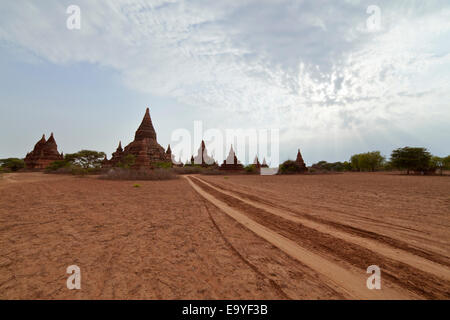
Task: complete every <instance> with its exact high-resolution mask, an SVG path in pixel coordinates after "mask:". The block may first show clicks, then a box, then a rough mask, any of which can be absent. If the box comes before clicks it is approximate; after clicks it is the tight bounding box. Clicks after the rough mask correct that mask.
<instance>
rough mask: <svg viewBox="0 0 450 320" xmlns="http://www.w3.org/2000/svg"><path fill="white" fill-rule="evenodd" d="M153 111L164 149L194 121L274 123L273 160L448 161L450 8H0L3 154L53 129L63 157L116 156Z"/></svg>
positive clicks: (346, 2)
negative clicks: (410, 156) (276, 151)
mask: <svg viewBox="0 0 450 320" xmlns="http://www.w3.org/2000/svg"><path fill="white" fill-rule="evenodd" d="M69 5H77V6H79V8H80V9H81V28H80V29H79V30H77V29H73V30H70V29H68V28H67V26H66V22H67V21H66V20H67V18H68V17H69V14H67V13H66V10H67V7H68V6H69ZM373 5H376V6H377V7H378V8H379V13H380V15H379V17H380V19H379V24H375V25H374V24H373V23H374V21H375V22H376V21H378V20H376V19H375V18H376V17H375V16H374V15H375V13H374V11H370V10H369V13H368V7H369V6H373ZM368 19H369V21H368ZM374 19H375V20H374ZM147 106H148V107H150V111H151V115H152V119H153V122H154V126H155V128H156V130H157V133H158V141H159V143H160V144H161V145H163V146H164V147H166V146H167V144H168V143H170V142H172V143H174V141H171V134H172V132H173V131H174V130H176V129H178V128H186V129H188V130H190V131H192V130H193V127H194V121H195V120H202V121H203V126H204V129H208V128H218V129H227V128H231V129H236V128H242V129H265V128H278V129H279V130H280V158H281V160H284V159H287V158H295V155H296V149H297V148H301V149H302V153H303V156H304V158H305V161H306V162H307V164H309V165H310V164H312V163H313V162H317V161H319V160H327V161H343V160H347V159H348V158H349V157H350V156H351V155H352V154H354V153H359V152H366V151H372V150H380V151H381V152H382V153H383V154H385V155H389V154H390V151H391V150H392V149H394V148H398V147H403V146H407V145H408V146H423V147H427V148H428V149H429V150H430V151H431V152H432V153H433V154H436V155H441V156H442V155H447V154H450V143H449V140H450V2H449V1H448V0H442V1H430V0H427V1H401V0H399V1H373V0H370V1H358V0H341V1H336V0H330V1H325V0H314V1H313V0H310V1H306V0H292V1H284V0H267V1H266V0H239V1H237V0H236V1H234V0H226V1H225V0H218V1H197V0H192V1H178V0H167V1H165V0H155V1H150V0H149V1H143V0H140V1H139V0H135V1H132V0H120V1H92V0H85V1H81V0H79V1H77V0H70V1H61V0H53V1H52V0H48V1H31V0H30V1H25V0H15V1H1V3H0V114H1V117H0V158H4V157H12V156H17V157H24V156H25V154H26V153H27V152H28V151H30V150H31V149H32V147H33V145H34V144H35V142H36V141H37V140H38V139H39V138H40V136H41V135H42V134H43V133H46V134H47V135H49V134H50V132H52V131H53V132H54V133H55V137H56V140H57V142H58V145H59V149H60V151H64V152H65V153H68V152H75V151H78V150H80V149H82V148H84V149H94V150H101V151H105V152H107V153H111V152H113V151H114V149H115V148H116V146H117V143H118V141H119V140H122V142H123V143H124V144H127V143H129V142H130V141H131V140H132V139H133V135H134V131H135V130H136V128H137V126H138V125H139V122H140V120H141V119H142V117H143V114H144V112H145V108H146V107H147Z"/></svg>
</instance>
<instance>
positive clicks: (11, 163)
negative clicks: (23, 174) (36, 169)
mask: <svg viewBox="0 0 450 320" xmlns="http://www.w3.org/2000/svg"><path fill="white" fill-rule="evenodd" d="M0 166H1V167H2V168H3V169H6V170H8V171H9V170H11V171H18V170H20V169H22V168H25V162H24V161H23V160H22V159H18V158H8V159H0Z"/></svg>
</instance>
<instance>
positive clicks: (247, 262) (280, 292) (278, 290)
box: [202, 198, 292, 300]
mask: <svg viewBox="0 0 450 320" xmlns="http://www.w3.org/2000/svg"><path fill="white" fill-rule="evenodd" d="M202 200H203V201H204V199H203V198H202ZM204 207H205V209H206V211H207V212H208V216H209V219H210V220H211V222H212V224H213V225H214V227H215V228H216V230H217V232H218V233H219V234H220V236H221V237H222V239H223V241H224V242H225V243H226V245H227V246H228V247H229V248H230V249H231V251H233V252H234V253H235V254H236V255H237V256H238V257H239V259H241V260H242V262H244V263H245V264H246V265H247V266H249V267H250V269H252V270H253V271H254V272H255V273H256V274H257V275H258V276H259V277H261V278H262V279H264V280H266V281H268V282H269V283H270V285H271V286H272V288H274V290H275V291H276V292H277V294H278V295H279V296H280V297H281V298H283V299H289V300H292V299H291V297H289V296H288V295H287V294H286V293H285V292H284V291H283V289H281V287H280V286H279V285H278V284H277V283H276V282H275V281H273V280H272V279H270V278H268V277H266V275H264V273H262V272H261V271H260V270H259V269H258V268H257V267H256V266H255V265H254V264H252V263H251V262H250V261H248V260H247V259H245V258H244V257H243V256H242V255H241V253H240V252H239V251H238V250H237V249H236V248H235V247H234V246H233V245H232V244H231V243H230V241H228V239H227V238H226V237H225V235H224V234H223V232H222V229H220V227H219V225H218V224H217V222H216V221H215V220H214V218H213V216H212V215H211V212H210V211H209V209H208V207H207V206H204Z"/></svg>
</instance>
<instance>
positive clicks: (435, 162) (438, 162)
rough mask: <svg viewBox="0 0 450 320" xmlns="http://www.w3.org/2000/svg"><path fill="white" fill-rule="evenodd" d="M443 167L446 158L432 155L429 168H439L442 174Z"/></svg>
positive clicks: (434, 169) (433, 169)
mask: <svg viewBox="0 0 450 320" xmlns="http://www.w3.org/2000/svg"><path fill="white" fill-rule="evenodd" d="M443 168H444V158H441V157H437V156H432V157H431V159H430V165H429V169H430V170H432V171H436V170H437V169H439V171H440V173H441V175H442V169H443Z"/></svg>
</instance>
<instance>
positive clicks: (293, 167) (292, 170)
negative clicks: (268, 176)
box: [278, 160, 306, 174]
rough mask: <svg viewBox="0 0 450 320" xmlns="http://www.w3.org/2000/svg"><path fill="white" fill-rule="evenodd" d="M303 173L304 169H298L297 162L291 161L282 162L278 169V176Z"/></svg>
mask: <svg viewBox="0 0 450 320" xmlns="http://www.w3.org/2000/svg"><path fill="white" fill-rule="evenodd" d="M305 172H306V170H305V169H304V168H302V167H300V166H299V165H298V163H297V162H295V161H292V160H287V161H285V162H283V163H282V164H281V165H280V167H279V169H278V174H298V173H305Z"/></svg>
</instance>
